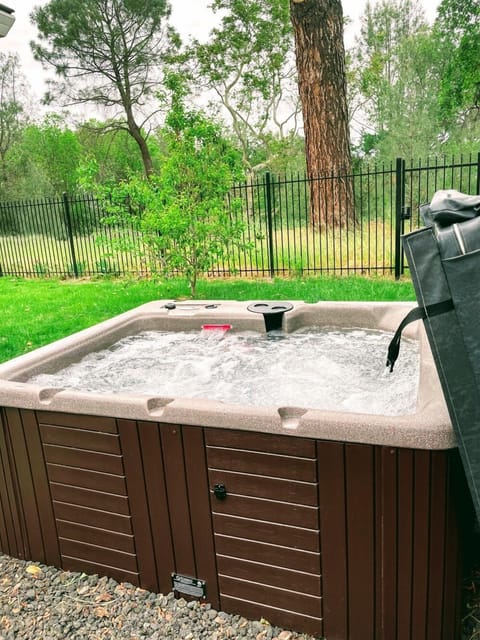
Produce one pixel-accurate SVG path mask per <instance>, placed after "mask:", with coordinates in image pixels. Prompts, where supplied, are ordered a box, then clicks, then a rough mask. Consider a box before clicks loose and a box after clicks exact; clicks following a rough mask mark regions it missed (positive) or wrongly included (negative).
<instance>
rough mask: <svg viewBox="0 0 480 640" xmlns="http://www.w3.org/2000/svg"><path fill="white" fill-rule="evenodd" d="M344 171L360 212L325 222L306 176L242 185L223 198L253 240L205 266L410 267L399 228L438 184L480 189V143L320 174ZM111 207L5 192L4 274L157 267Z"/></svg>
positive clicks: (368, 270) (275, 270)
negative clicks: (316, 212) (447, 153)
mask: <svg viewBox="0 0 480 640" xmlns="http://www.w3.org/2000/svg"><path fill="white" fill-rule="evenodd" d="M340 179H342V180H343V181H345V180H348V181H350V182H351V186H352V189H353V196H354V215H351V216H350V217H349V218H348V219H347V222H346V224H344V225H342V226H339V225H330V226H329V227H328V228H326V225H324V224H322V223H320V224H316V225H313V224H311V221H310V183H309V180H308V178H306V177H305V176H300V175H296V176H289V177H288V178H286V177H279V176H273V175H271V174H269V173H267V174H265V175H264V176H262V177H259V178H257V179H256V180H254V181H252V182H249V183H245V184H241V185H236V186H235V187H234V188H233V189H232V191H231V194H230V197H229V199H228V202H227V203H226V206H227V207H228V206H229V203H231V202H232V199H233V198H235V199H240V200H241V203H242V206H241V207H240V208H239V209H237V208H236V207H235V208H233V207H232V208H231V212H232V213H231V215H235V216H237V215H240V216H242V221H243V223H244V240H245V243H244V244H246V245H247V246H248V248H247V249H243V250H239V249H237V248H235V247H232V248H231V250H230V251H229V253H228V256H227V257H226V258H225V259H224V260H222V261H220V262H219V263H217V264H216V265H215V266H214V267H213V268H212V269H211V270H210V271H209V273H208V274H206V275H210V276H229V275H233V274H235V275H240V276H244V277H245V276H275V275H307V274H354V273H361V274H374V273H379V274H392V275H394V276H395V277H396V278H398V277H400V276H401V275H402V273H403V272H404V270H405V268H406V266H405V263H404V257H403V251H402V248H401V235H402V233H404V232H405V231H411V230H413V229H415V228H417V227H418V226H421V221H420V219H419V213H418V210H419V206H420V205H421V204H423V203H425V202H429V201H430V200H431V198H432V196H433V194H434V193H435V191H437V190H439V189H457V190H458V191H461V192H463V193H470V194H478V193H480V153H478V154H476V156H472V155H470V156H469V157H467V158H465V157H461V158H459V159H455V158H449V159H448V160H447V159H446V158H441V159H440V158H435V159H433V160H430V161H427V162H421V161H418V162H416V163H414V162H410V163H408V164H407V162H406V161H405V160H404V159H401V158H397V160H396V161H395V162H392V163H391V164H389V165H388V166H386V165H382V166H381V167H378V166H376V167H374V168H366V169H363V170H359V171H356V172H353V173H352V174H351V175H349V176H341V177H339V176H329V177H326V178H322V180H326V181H329V182H331V184H332V186H333V183H334V181H336V180H340ZM325 191H326V192H327V193H328V191H329V190H328V189H327V190H325ZM332 192H333V190H332ZM238 211H239V212H240V213H238ZM105 215H106V214H105V210H104V203H102V202H101V201H99V200H96V199H95V198H93V197H91V196H88V195H83V194H77V195H67V194H64V195H63V197H61V198H50V199H43V200H29V201H21V202H20V201H18V202H0V275H3V276H7V275H8V276H10V275H12V276H27V277H31V276H37V277H42V276H49V275H51V276H57V277H58V276H60V277H79V276H91V275H96V274H103V275H108V274H110V275H129V274H131V275H148V274H150V273H153V272H155V271H156V270H158V269H159V267H160V265H159V263H158V261H157V257H156V256H154V255H150V253H149V251H148V246H147V243H146V242H145V240H144V238H143V237H142V234H141V232H140V231H138V230H137V229H135V228H134V227H133V226H132V227H131V228H126V227H122V228H120V227H115V226H112V225H108V224H105V221H104V218H105ZM119 234H122V235H123V237H124V239H125V236H127V239H128V243H127V244H128V245H129V246H130V247H133V250H128V251H127V250H124V251H122V250H120V249H118V244H117V245H116V246H117V248H114V247H115V243H114V242H113V240H114V238H117V237H118V235H119Z"/></svg>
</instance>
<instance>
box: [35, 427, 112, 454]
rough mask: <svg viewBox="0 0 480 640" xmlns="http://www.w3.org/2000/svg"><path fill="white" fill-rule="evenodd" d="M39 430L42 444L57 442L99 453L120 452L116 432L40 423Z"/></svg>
mask: <svg viewBox="0 0 480 640" xmlns="http://www.w3.org/2000/svg"><path fill="white" fill-rule="evenodd" d="M40 430H41V433H42V442H43V443H44V444H57V445H60V446H66V447H73V448H75V449H87V450H88V451H98V452H101V453H116V454H117V455H118V454H119V453H120V444H119V441H118V435H116V434H115V435H114V434H112V433H99V432H98V431H90V430H87V429H85V430H83V431H82V430H80V429H78V428H77V429H69V428H67V427H51V426H47V425H41V427H40Z"/></svg>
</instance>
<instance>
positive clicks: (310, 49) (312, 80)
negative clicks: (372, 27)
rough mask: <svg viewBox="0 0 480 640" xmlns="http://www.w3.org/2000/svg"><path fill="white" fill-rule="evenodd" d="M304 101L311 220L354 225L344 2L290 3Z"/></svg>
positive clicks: (293, 0) (292, 0)
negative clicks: (344, 38) (344, 40)
mask: <svg viewBox="0 0 480 640" xmlns="http://www.w3.org/2000/svg"><path fill="white" fill-rule="evenodd" d="M290 15H291V20H292V24H293V28H294V33H295V53H296V60H297V72H298V88H299V94H300V100H301V102H302V112H303V123H304V132H305V152H306V161H307V173H308V177H309V180H310V220H311V223H312V224H313V225H315V226H316V227H317V228H319V229H324V228H326V227H344V226H345V225H346V224H347V223H353V221H354V218H355V214H354V201H353V186H352V180H351V178H350V175H351V154H350V135H349V128H348V109H347V90H346V78H345V49H344V45H343V12H342V5H341V2H340V0H290Z"/></svg>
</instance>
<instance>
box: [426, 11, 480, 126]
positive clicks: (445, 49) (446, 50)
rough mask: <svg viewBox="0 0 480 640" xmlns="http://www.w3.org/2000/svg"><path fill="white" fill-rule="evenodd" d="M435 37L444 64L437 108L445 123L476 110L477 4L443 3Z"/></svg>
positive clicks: (479, 69) (479, 90) (479, 100)
mask: <svg viewBox="0 0 480 640" xmlns="http://www.w3.org/2000/svg"><path fill="white" fill-rule="evenodd" d="M435 34H436V35H437V36H438V39H439V44H440V48H441V50H442V53H443V60H444V62H445V64H444V66H443V68H442V81H441V93H440V104H441V108H442V115H443V117H444V119H445V120H446V121H447V122H448V121H451V120H452V119H455V117H456V116H457V115H462V116H463V117H465V116H467V115H468V114H473V115H475V116H476V117H478V112H479V109H480V56H479V51H480V4H479V3H478V1H477V0H443V1H442V2H441V3H440V5H439V7H438V10H437V19H436V21H435Z"/></svg>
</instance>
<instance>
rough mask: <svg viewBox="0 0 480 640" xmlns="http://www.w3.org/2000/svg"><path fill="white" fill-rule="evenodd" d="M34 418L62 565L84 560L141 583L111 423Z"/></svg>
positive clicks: (117, 440) (62, 417)
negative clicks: (36, 422)
mask: <svg viewBox="0 0 480 640" xmlns="http://www.w3.org/2000/svg"><path fill="white" fill-rule="evenodd" d="M38 420H39V429H40V437H41V439H42V445H43V451H44V455H45V460H46V463H47V464H46V473H47V474H48V480H49V486H50V494H51V500H52V503H53V509H54V513H55V518H56V527H57V532H58V539H59V546H60V552H61V564H62V566H63V567H64V568H66V569H72V570H74V569H75V568H76V567H78V566H80V564H81V563H82V562H85V563H86V566H88V567H90V568H91V569H92V570H95V572H97V573H101V572H107V573H108V575H111V576H112V577H119V576H123V579H127V578H128V579H129V580H130V581H132V582H133V583H134V584H140V581H141V579H140V570H139V567H138V552H137V549H136V546H135V544H134V531H133V526H132V517H131V504H130V501H129V497H128V493H127V487H126V481H125V470H124V463H123V455H122V449H121V446H120V435H119V432H118V427H117V424H116V422H115V421H114V420H112V419H110V418H97V417H92V416H84V417H83V421H82V420H81V416H74V415H68V414H54V413H50V412H39V413H38ZM152 586H156V582H153V584H152Z"/></svg>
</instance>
